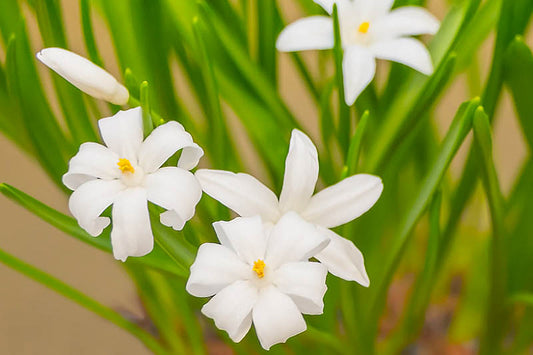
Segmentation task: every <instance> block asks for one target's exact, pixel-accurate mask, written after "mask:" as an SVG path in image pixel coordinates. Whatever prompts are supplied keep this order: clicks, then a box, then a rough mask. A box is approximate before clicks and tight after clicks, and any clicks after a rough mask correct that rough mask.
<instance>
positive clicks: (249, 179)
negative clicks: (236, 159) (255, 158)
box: [195, 169, 279, 222]
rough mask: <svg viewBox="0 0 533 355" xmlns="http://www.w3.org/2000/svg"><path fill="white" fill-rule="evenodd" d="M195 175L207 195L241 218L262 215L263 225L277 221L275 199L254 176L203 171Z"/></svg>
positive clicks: (277, 212)
mask: <svg viewBox="0 0 533 355" xmlns="http://www.w3.org/2000/svg"><path fill="white" fill-rule="evenodd" d="M195 175H196V177H197V178H198V180H199V181H200V185H201V186H202V189H203V190H204V192H205V193H206V194H208V195H209V196H211V197H212V198H214V199H215V200H217V201H219V202H220V203H222V204H223V205H225V206H227V207H228V208H230V209H231V210H233V211H235V212H236V213H237V214H238V215H239V216H242V217H252V216H256V215H259V216H261V217H262V218H263V222H275V221H277V220H278V218H279V210H278V199H277V198H276V195H274V193H273V192H272V191H271V190H269V189H268V188H267V187H266V186H265V185H263V184H262V183H261V182H259V181H258V180H257V179H256V178H254V177H253V176H251V175H248V174H235V173H232V172H229V171H222V170H208V169H200V170H198V171H197V172H196V174H195Z"/></svg>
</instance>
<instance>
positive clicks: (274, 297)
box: [252, 286, 307, 350]
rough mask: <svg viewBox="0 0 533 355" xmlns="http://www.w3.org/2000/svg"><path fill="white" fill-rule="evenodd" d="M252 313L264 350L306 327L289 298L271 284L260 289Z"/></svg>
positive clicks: (302, 330)
mask: <svg viewBox="0 0 533 355" xmlns="http://www.w3.org/2000/svg"><path fill="white" fill-rule="evenodd" d="M252 313H253V322H254V327H255V331H256V333H257V337H258V338H259V342H260V343H261V346H262V347H263V348H264V349H266V350H269V349H270V347H271V346H272V345H275V344H279V343H284V342H285V341H287V339H289V338H290V337H292V336H294V335H297V334H300V333H301V332H304V331H305V330H306V329H307V326H306V324H305V320H304V318H303V316H302V314H301V313H300V311H299V310H298V307H296V305H295V304H294V302H293V301H292V300H291V298H290V297H289V296H287V295H285V294H283V293H281V292H280V291H279V290H278V289H276V287H273V286H270V287H266V288H264V289H262V290H261V292H260V294H259V297H258V299H257V302H256V304H255V306H254V308H253V312H252Z"/></svg>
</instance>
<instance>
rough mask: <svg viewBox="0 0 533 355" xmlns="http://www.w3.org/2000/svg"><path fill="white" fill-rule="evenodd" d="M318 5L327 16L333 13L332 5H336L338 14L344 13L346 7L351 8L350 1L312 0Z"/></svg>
mask: <svg viewBox="0 0 533 355" xmlns="http://www.w3.org/2000/svg"><path fill="white" fill-rule="evenodd" d="M313 1H314V2H315V3H316V4H318V5H320V6H321V7H322V8H323V9H324V10H325V11H326V12H327V13H328V14H330V15H331V14H332V13H333V4H337V7H338V8H339V12H344V11H346V10H347V8H348V7H353V5H352V0H313Z"/></svg>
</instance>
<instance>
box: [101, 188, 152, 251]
mask: <svg viewBox="0 0 533 355" xmlns="http://www.w3.org/2000/svg"><path fill="white" fill-rule="evenodd" d="M111 245H112V246H113V255H114V256H115V259H117V260H122V261H126V259H127V258H128V256H143V255H146V254H148V253H150V252H151V251H152V249H153V248H154V236H153V235H152V228H151V226H150V215H149V214H148V201H147V199H146V190H145V189H143V188H140V187H137V188H130V189H127V190H124V191H123V192H122V193H121V194H120V195H118V196H117V198H116V199H115V202H114V203H113V230H112V231H111Z"/></svg>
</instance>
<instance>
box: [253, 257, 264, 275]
mask: <svg viewBox="0 0 533 355" xmlns="http://www.w3.org/2000/svg"><path fill="white" fill-rule="evenodd" d="M252 270H253V271H255V273H256V274H257V277H259V278H260V279H262V278H263V277H265V262H264V261H263V260H261V259H258V260H257V261H254V267H253V268H252Z"/></svg>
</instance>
